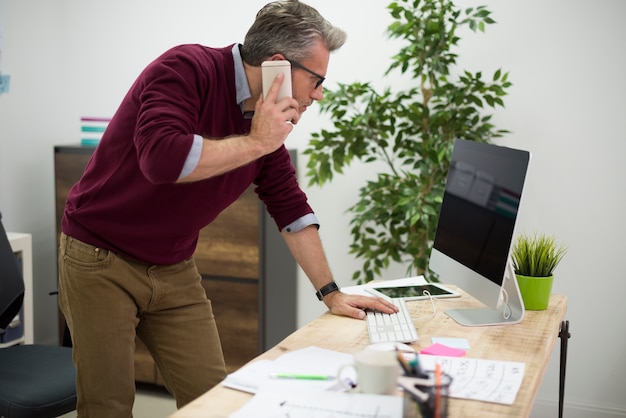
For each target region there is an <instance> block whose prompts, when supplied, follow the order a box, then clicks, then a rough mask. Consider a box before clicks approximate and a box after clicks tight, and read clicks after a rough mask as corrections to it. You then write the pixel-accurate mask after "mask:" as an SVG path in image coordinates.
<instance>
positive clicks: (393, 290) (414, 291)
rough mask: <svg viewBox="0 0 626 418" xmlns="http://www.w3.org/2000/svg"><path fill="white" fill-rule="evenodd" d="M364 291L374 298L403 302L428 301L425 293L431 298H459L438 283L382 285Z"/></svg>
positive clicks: (457, 294)
mask: <svg viewBox="0 0 626 418" xmlns="http://www.w3.org/2000/svg"><path fill="white" fill-rule="evenodd" d="M365 290H366V291H367V292H368V293H371V294H372V295H374V296H380V297H383V298H386V299H395V298H402V299H404V300H424V299H429V296H428V294H424V291H427V292H428V293H430V294H431V295H432V297H433V298H456V297H459V296H461V294H460V293H458V292H457V291H455V290H452V289H449V288H447V287H445V286H442V285H440V284H439V283H427V284H415V285H407V286H392V285H387V286H385V285H384V284H382V285H379V284H376V285H373V286H372V287H366V288H365Z"/></svg>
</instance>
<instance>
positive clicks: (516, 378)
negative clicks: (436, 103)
mask: <svg viewBox="0 0 626 418" xmlns="http://www.w3.org/2000/svg"><path fill="white" fill-rule="evenodd" d="M436 362H439V363H440V364H441V370H442V371H443V372H444V373H447V374H449V375H450V376H452V385H451V386H450V397H452V398H461V399H472V400H477V401H484V402H493V403H500V404H506V405H512V404H513V403H514V402H515V397H516V396H517V392H518V391H519V388H520V386H521V385H522V380H524V372H525V369H526V365H525V364H524V363H521V362H514V361H498V360H484V359H472V358H467V357H463V358H460V357H444V356H427V355H423V356H420V364H421V365H422V368H423V369H424V370H434V369H435V364H436Z"/></svg>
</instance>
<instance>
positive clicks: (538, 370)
mask: <svg viewBox="0 0 626 418" xmlns="http://www.w3.org/2000/svg"><path fill="white" fill-rule="evenodd" d="M460 292H461V293H462V295H463V296H462V297H461V298H460V299H450V300H438V301H437V302H436V303H435V305H436V307H437V314H436V315H435V317H434V318H433V319H430V320H416V322H415V324H416V326H417V330H418V333H419V337H420V340H419V341H418V342H417V343H415V344H413V347H415V348H416V349H417V350H420V349H422V348H424V347H427V346H429V345H430V344H431V339H430V337H431V336H436V337H458V338H465V339H467V340H468V342H469V344H470V347H471V349H470V350H469V351H468V352H467V357H472V358H486V359H494V360H505V361H522V362H525V363H526V372H525V375H524V382H523V383H522V386H521V388H520V390H519V392H518V394H517V397H516V399H515V403H514V404H513V405H510V406H509V405H500V404H492V403H486V402H479V401H471V400H463V399H454V398H452V399H450V404H449V408H450V410H449V412H450V414H449V416H450V417H451V418H456V417H463V418H471V417H480V418H488V417H494V418H496V417H497V418H501V417H528V416H529V415H530V412H531V410H532V407H533V404H534V401H535V396H536V395H537V390H538V389H539V386H540V384H541V381H542V380H543V376H544V373H545V370H546V368H547V366H548V361H549V360H550V355H551V353H552V350H553V348H554V345H555V343H556V340H557V338H558V336H559V335H558V334H559V329H560V327H561V323H562V321H563V320H564V318H565V314H566V311H567V298H566V297H565V296H560V295H552V296H551V298H550V305H549V307H548V309H547V310H545V311H527V312H526V315H525V317H524V320H523V321H522V322H521V323H519V324H516V325H499V326H489V327H464V326H461V325H458V324H457V323H456V322H454V320H452V319H451V318H449V317H448V316H447V315H446V314H445V313H444V310H445V309H448V308H464V307H468V308H469V307H479V306H481V305H480V303H479V302H478V301H476V300H475V299H473V298H472V297H471V296H468V295H467V294H466V293H465V292H463V291H460ZM408 306H409V309H410V310H411V315H412V317H413V318H414V319H417V318H422V317H425V316H428V315H430V314H431V313H432V309H431V304H430V303H429V302H408ZM368 344H369V339H368V335H367V330H366V328H365V322H364V321H359V320H355V319H351V318H346V317H339V316H335V315H331V314H330V313H328V312H327V313H325V314H323V315H321V316H320V317H319V318H317V319H316V320H314V321H313V322H311V323H309V324H307V325H306V326H304V327H302V328H301V329H299V330H297V331H296V332H294V333H293V334H291V335H290V336H288V337H287V338H285V339H284V340H283V341H281V342H280V343H279V344H277V345H276V346H274V347H272V348H271V349H270V350H268V351H267V352H265V353H263V354H261V355H260V356H259V357H257V358H256V359H254V360H252V361H255V360H257V359H261V358H266V359H276V358H277V357H279V356H280V355H281V354H283V353H285V352H288V351H292V350H298V349H301V348H305V347H308V346H311V345H315V346H317V347H321V348H326V349H331V350H336V351H342V352H347V353H355V352H357V351H360V350H362V349H364V348H365V347H366V346H367V345H368ZM251 396H252V395H251V394H248V393H244V392H239V391H236V390H232V389H228V388H225V387H223V386H221V385H218V386H216V387H215V388H213V389H211V390H210V391H208V392H207V393H205V394H204V395H202V396H201V397H199V398H198V399H196V400H195V401H193V402H192V403H190V404H188V405H187V406H185V407H184V408H182V409H180V410H179V411H177V412H176V413H174V414H173V415H172V416H171V418H195V417H204V418H207V417H208V418H226V417H228V416H229V415H230V414H231V413H232V412H234V411H236V410H238V409H239V408H240V407H241V406H243V405H244V404H245V403H246V402H247V401H248V400H249V399H250V398H251Z"/></svg>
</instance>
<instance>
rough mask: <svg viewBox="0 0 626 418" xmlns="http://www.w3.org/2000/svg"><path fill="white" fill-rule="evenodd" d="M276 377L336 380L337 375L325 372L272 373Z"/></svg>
mask: <svg viewBox="0 0 626 418" xmlns="http://www.w3.org/2000/svg"><path fill="white" fill-rule="evenodd" d="M270 377H273V378H274V379H297V380H334V379H335V376H329V375H325V374H297V373H272V374H271V375H270Z"/></svg>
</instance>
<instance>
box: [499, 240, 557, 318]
mask: <svg viewBox="0 0 626 418" xmlns="http://www.w3.org/2000/svg"><path fill="white" fill-rule="evenodd" d="M566 252H567V247H566V245H565V244H564V243H558V242H557V241H556V238H555V237H554V236H550V235H547V234H544V233H534V234H533V235H529V234H521V235H520V236H518V237H517V238H516V240H515V242H514V243H513V248H512V249H511V259H512V262H513V269H514V270H515V276H516V279H517V284H518V286H519V289H520V293H521V294H522V299H523V301H524V307H525V308H526V309H530V310H542V309H546V308H547V307H548V303H549V301H550V294H551V293H552V284H553V281H554V269H556V267H557V266H558V265H559V263H560V262H561V260H562V259H563V257H564V256H565V253H566Z"/></svg>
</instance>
